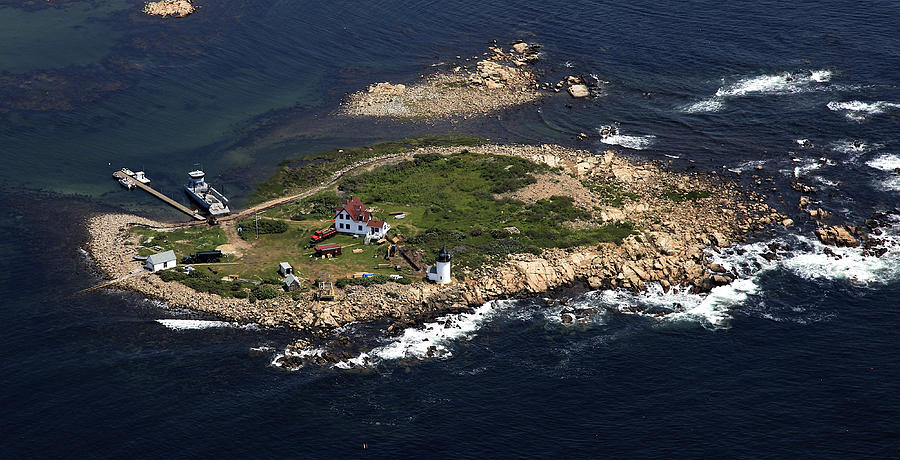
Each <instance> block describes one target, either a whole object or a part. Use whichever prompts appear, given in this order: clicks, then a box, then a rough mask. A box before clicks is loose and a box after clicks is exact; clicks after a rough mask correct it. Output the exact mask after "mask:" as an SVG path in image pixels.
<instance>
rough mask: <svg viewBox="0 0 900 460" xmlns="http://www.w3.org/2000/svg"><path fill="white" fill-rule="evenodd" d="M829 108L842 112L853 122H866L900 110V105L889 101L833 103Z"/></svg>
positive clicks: (830, 103)
mask: <svg viewBox="0 0 900 460" xmlns="http://www.w3.org/2000/svg"><path fill="white" fill-rule="evenodd" d="M827 106H828V109H829V110H832V111H834V112H841V113H843V114H844V116H845V117H847V118H849V119H850V120H853V121H865V120H867V119H868V118H869V117H870V116H872V115H879V114H882V113H885V112H887V111H891V110H897V109H900V104H898V103H895V102H887V101H876V102H862V101H847V102H837V101H831V102H829V103H828V104H827Z"/></svg>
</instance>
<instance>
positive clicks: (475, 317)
mask: <svg viewBox="0 0 900 460" xmlns="http://www.w3.org/2000/svg"><path fill="white" fill-rule="evenodd" d="M513 302H514V301H493V302H487V303H485V304H484V305H482V306H480V307H478V308H476V309H475V310H474V311H473V312H471V313H456V314H452V315H446V316H442V317H440V318H438V319H437V320H436V321H435V322H433V323H425V324H423V325H422V326H421V327H414V328H408V329H405V330H404V331H403V333H402V334H400V336H399V337H395V338H392V339H391V340H390V342H388V343H387V344H385V345H382V346H380V347H377V348H375V349H373V350H372V351H371V352H369V357H370V358H371V359H376V360H395V359H403V358H425V357H427V356H428V354H429V349H431V354H432V355H433V356H435V357H441V358H447V357H450V356H451V354H452V353H451V352H450V350H449V349H448V348H447V345H449V343H451V342H453V341H458V340H465V339H471V338H472V337H474V335H475V332H476V331H478V330H479V329H480V328H481V326H482V325H483V324H484V323H485V322H486V321H489V320H490V319H491V318H493V317H494V316H495V315H496V314H497V312H498V311H499V310H502V309H505V308H507V307H508V306H509V305H511V304H512V303H513ZM432 347H433V348H432Z"/></svg>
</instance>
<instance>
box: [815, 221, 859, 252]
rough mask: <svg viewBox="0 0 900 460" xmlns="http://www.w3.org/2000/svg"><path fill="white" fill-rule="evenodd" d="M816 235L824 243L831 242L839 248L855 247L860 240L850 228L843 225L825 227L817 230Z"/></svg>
mask: <svg viewBox="0 0 900 460" xmlns="http://www.w3.org/2000/svg"><path fill="white" fill-rule="evenodd" d="M816 236H817V237H819V241H821V242H822V243H824V244H830V245H832V246H837V247H839V248H855V247H857V246H859V241H857V240H856V238H855V237H854V236H853V235H852V234H851V232H850V229H848V228H847V227H844V226H842V225H836V226H834V227H825V228H820V229H818V230H816Z"/></svg>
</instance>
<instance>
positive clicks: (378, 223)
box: [366, 220, 384, 228]
mask: <svg viewBox="0 0 900 460" xmlns="http://www.w3.org/2000/svg"><path fill="white" fill-rule="evenodd" d="M366 227H375V228H384V221H383V220H370V221H369V223H368V224H366Z"/></svg>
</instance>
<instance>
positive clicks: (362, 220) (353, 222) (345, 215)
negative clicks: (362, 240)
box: [334, 197, 391, 239]
mask: <svg viewBox="0 0 900 460" xmlns="http://www.w3.org/2000/svg"><path fill="white" fill-rule="evenodd" d="M334 228H336V229H337V231H338V232H339V233H349V234H351V235H359V236H364V237H368V238H371V239H380V238H384V236H385V235H387V232H388V230H390V229H391V226H390V225H389V224H388V223H387V222H385V221H383V220H375V219H373V218H372V214H371V213H370V212H369V211H367V210H366V205H364V204H363V203H362V201H360V200H359V197H353V198H351V199H350V201H346V200H345V201H342V202H341V205H340V206H338V208H337V213H336V214H335V216H334Z"/></svg>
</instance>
